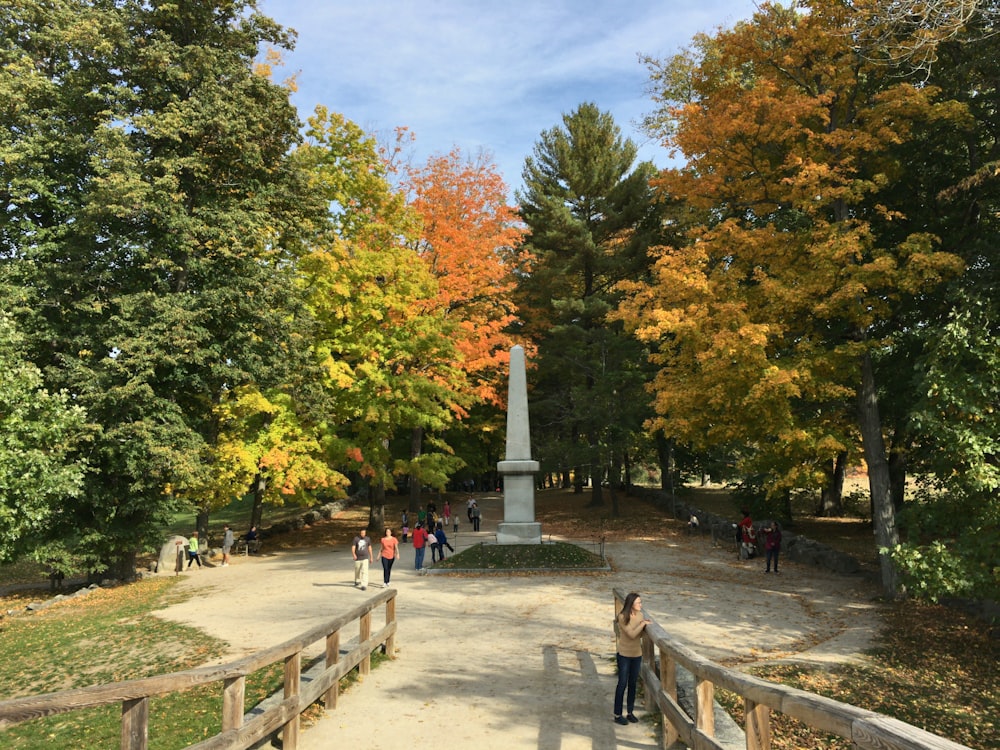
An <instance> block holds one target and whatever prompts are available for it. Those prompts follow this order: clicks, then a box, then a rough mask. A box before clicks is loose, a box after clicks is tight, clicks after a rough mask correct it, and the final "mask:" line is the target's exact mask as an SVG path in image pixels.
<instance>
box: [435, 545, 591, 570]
mask: <svg viewBox="0 0 1000 750" xmlns="http://www.w3.org/2000/svg"><path fill="white" fill-rule="evenodd" d="M604 566H605V563H604V561H603V560H602V559H601V558H600V556H599V555H595V554H594V553H593V552H590V551H588V550H585V549H583V547H579V546H577V545H575V544H568V543H566V542H546V543H545V544H477V545H475V546H473V547H469V548H468V549H465V550H462V551H461V552H459V553H457V554H454V555H452V556H451V557H449V558H446V559H445V560H444V562H439V563H435V564H434V569H435V570H440V569H443V570H448V569H453V570H536V569H542V570H573V569H574V568H601V567H604Z"/></svg>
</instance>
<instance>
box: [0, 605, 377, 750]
mask: <svg viewBox="0 0 1000 750" xmlns="http://www.w3.org/2000/svg"><path fill="white" fill-rule="evenodd" d="M382 605H385V625H384V626H383V627H382V628H380V629H379V630H378V631H377V632H375V633H372V632H371V630H372V611H373V610H375V609H376V608H378V607H380V606H382ZM352 622H357V623H358V645H357V646H356V647H355V648H354V649H352V650H351V651H350V653H348V654H343V655H342V654H340V653H339V649H340V640H341V635H340V634H341V630H342V629H343V628H344V627H345V626H347V625H349V624H350V623H352ZM317 641H322V642H323V651H324V653H325V657H324V659H323V663H322V666H321V669H320V671H318V673H317V674H310V676H311V679H310V681H309V682H308V684H306V683H304V682H303V681H302V680H301V676H302V675H301V667H302V654H303V652H304V651H305V650H306V649H308V648H309V647H310V646H312V645H313V644H314V643H316V642H317ZM395 642H396V590H395V589H387V590H385V591H382V592H381V593H379V594H377V595H375V596H373V597H372V598H371V599H368V600H367V601H365V602H364V603H362V604H359V605H358V606H357V607H355V608H354V609H352V610H350V611H348V612H345V613H344V614H341V615H338V616H337V617H334V618H332V619H330V620H327V621H326V622H324V623H322V624H320V625H317V626H315V627H313V628H311V629H309V630H307V631H306V632H304V633H302V634H300V635H297V636H295V637H293V638H290V639H289V640H287V641H285V642H283V643H279V644H278V645H276V646H271V647H270V648H266V649H264V650H262V651H258V652H256V653H253V654H249V655H247V656H244V657H242V658H240V659H237V660H236V661H232V662H228V663H226V664H219V665H217V666H212V667H200V668H198V669H188V670H185V671H183V672H174V673H172V674H165V675H156V676H154V677H144V678H141V679H137V680H127V681H125V682H115V683H110V684H107V685H94V686H93V687H86V688H77V689H74V690H61V691H59V692H57V693H46V694H45V695H32V696H26V697H24V698H14V699H12V700H6V701H0V730H3V729H5V728H7V727H10V726H13V725H15V724H21V723H23V722H25V721H30V720H32V719H39V718H42V717H45V716H54V715H56V714H61V713H66V712H68V711H76V710H78V709H82V708H97V707H99V706H107V705H112V704H115V703H120V704H121V706H122V716H121V747H122V750H146V747H147V743H148V733H149V699H150V698H151V697H154V696H158V695H164V694H167V693H174V692H179V691H182V690H188V689H189V688H192V687H196V686H198V685H206V684H210V683H214V682H221V683H222V731H221V732H220V733H219V734H217V735H215V736H214V737H210V738H208V739H207V740H204V741H202V742H199V743H198V744H196V745H191V746H190V748H198V749H199V750H223V749H225V750H245V748H248V747H250V746H251V745H254V744H255V743H257V742H259V741H260V740H262V739H264V738H265V737H268V736H270V735H272V734H274V733H275V732H278V731H282V733H283V736H282V740H283V747H284V748H286V750H295V748H296V746H297V742H298V726H299V715H300V714H301V713H302V712H303V711H304V710H305V709H306V708H308V707H309V706H311V705H312V704H313V703H315V702H317V701H318V700H320V699H325V702H326V706H327V708H328V709H332V708H334V707H335V706H336V699H337V684H338V682H339V680H340V679H341V678H342V677H344V675H346V674H347V673H349V672H350V671H351V670H352V669H354V668H355V667H359V668H360V670H361V674H362V675H364V674H367V673H368V667H369V665H370V664H371V655H372V652H373V651H374V650H375V649H377V648H379V647H384V648H385V651H386V653H387V654H388V656H389V658H394V656H395ZM278 662H281V663H282V664H283V665H284V683H283V695H282V700H281V701H280V702H279V703H277V704H276V705H274V706H271V707H270V708H268V709H267V710H266V711H263V712H262V713H261V714H260V715H258V716H255V717H253V718H252V719H250V720H249V721H246V722H244V698H245V689H246V677H247V675H250V674H252V673H254V672H256V671H257V670H260V669H264V668H266V667H269V666H270V665H272V664H275V663H278Z"/></svg>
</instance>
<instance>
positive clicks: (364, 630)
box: [358, 611, 372, 676]
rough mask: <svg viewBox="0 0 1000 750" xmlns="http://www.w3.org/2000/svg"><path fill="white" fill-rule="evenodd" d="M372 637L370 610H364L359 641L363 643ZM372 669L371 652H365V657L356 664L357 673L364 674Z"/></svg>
mask: <svg viewBox="0 0 1000 750" xmlns="http://www.w3.org/2000/svg"><path fill="white" fill-rule="evenodd" d="M371 637H372V613H371V611H368V612H365V613H364V614H363V615H361V633H360V636H359V638H360V639H361V643H364V642H365V641H367V640H368V639H369V638H371ZM371 671H372V655H371V653H370V652H369V653H367V654H365V658H364V659H362V660H361V663H360V664H359V665H358V674H360V675H362V676H364V675H367V674H369V673H370V672H371Z"/></svg>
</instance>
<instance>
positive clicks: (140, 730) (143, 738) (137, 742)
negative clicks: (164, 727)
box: [121, 698, 149, 750]
mask: <svg viewBox="0 0 1000 750" xmlns="http://www.w3.org/2000/svg"><path fill="white" fill-rule="evenodd" d="M121 731H122V750H146V743H147V742H148V740H149V698H135V699H132V700H126V701H122V724H121Z"/></svg>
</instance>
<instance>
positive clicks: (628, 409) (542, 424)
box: [518, 104, 659, 504]
mask: <svg viewBox="0 0 1000 750" xmlns="http://www.w3.org/2000/svg"><path fill="white" fill-rule="evenodd" d="M635 157H636V147H635V144H634V143H632V141H630V140H628V139H623V138H622V136H621V131H620V130H619V128H618V126H617V125H615V123H614V119H613V118H612V117H611V115H610V114H608V113H606V112H601V111H600V110H599V109H598V108H597V107H596V106H595V105H594V104H582V105H580V107H578V108H577V109H576V110H575V111H574V112H572V113H570V114H567V115H564V116H563V125H562V127H555V128H552V129H550V130H547V131H544V132H543V133H542V134H541V138H540V140H539V142H538V143H537V144H536V145H535V149H534V154H533V156H531V157H529V158H528V159H527V160H526V162H525V167H524V172H523V176H524V182H525V188H524V190H523V191H522V192H520V193H519V194H518V198H519V200H520V203H521V216H522V218H523V220H524V222H525V224H526V225H527V226H528V229H529V235H528V238H527V242H526V244H525V251H526V252H530V253H531V254H532V256H533V258H534V262H533V263H532V265H531V270H530V273H529V274H526V275H525V276H524V277H523V278H522V281H521V285H520V289H519V303H520V305H521V307H522V308H523V309H524V310H525V311H526V312H525V320H526V325H525V333H526V334H527V335H528V336H529V337H531V338H532V339H533V340H535V341H536V342H538V347H539V356H538V369H537V372H536V373H535V374H534V376H533V379H534V392H533V395H532V398H533V401H534V405H533V407H532V416H533V420H532V422H533V427H535V432H536V440H537V441H538V442H539V443H540V444H544V445H546V446H547V447H548V448H549V449H554V450H557V451H559V452H558V453H556V454H553V453H548V452H546V455H540V459H541V461H542V463H543V467H545V468H546V470H556V471H560V472H561V471H562V470H563V469H564V468H565V467H567V466H573V467H574V468H575V469H576V474H577V478H578V482H580V481H582V478H583V476H584V474H585V472H586V473H587V474H589V475H590V477H591V481H592V486H593V492H592V499H591V502H592V503H594V504H600V503H601V502H602V494H601V483H602V478H603V476H604V475H605V472H606V471H608V469H609V468H610V465H611V463H612V461H613V460H619V459H621V458H622V457H623V453H624V451H625V450H626V446H627V445H628V443H629V439H628V437H627V436H629V435H630V434H632V433H633V432H635V431H637V430H639V429H641V424H642V420H643V418H644V416H645V415H646V409H645V407H646V403H647V399H646V398H645V396H644V395H643V392H642V381H643V380H644V378H645V374H644V373H643V371H642V367H643V363H644V362H645V353H644V351H643V346H642V345H641V344H639V342H638V341H636V340H635V339H633V338H632V337H630V336H627V335H625V334H624V333H623V331H622V328H621V326H620V324H618V323H614V322H611V321H609V320H608V319H607V314H608V312H609V311H610V310H612V309H614V307H615V305H616V304H617V298H618V295H617V293H616V291H615V285H616V284H617V283H618V282H619V281H621V280H623V279H628V278H635V277H636V276H638V275H640V274H641V273H642V272H643V270H644V268H645V265H646V255H645V251H646V248H647V247H648V246H649V244H650V243H651V242H652V240H653V239H654V238H655V237H656V236H657V235H656V233H657V232H658V231H659V226H658V221H657V213H656V207H655V206H654V203H653V200H652V194H651V191H650V188H649V184H648V180H649V177H650V176H651V175H652V174H653V167H652V165H651V164H649V163H643V164H639V165H638V166H636V165H635ZM611 481H617V480H616V479H615V478H614V477H612V478H611ZM580 486H581V485H580V484H578V487H580Z"/></svg>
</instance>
